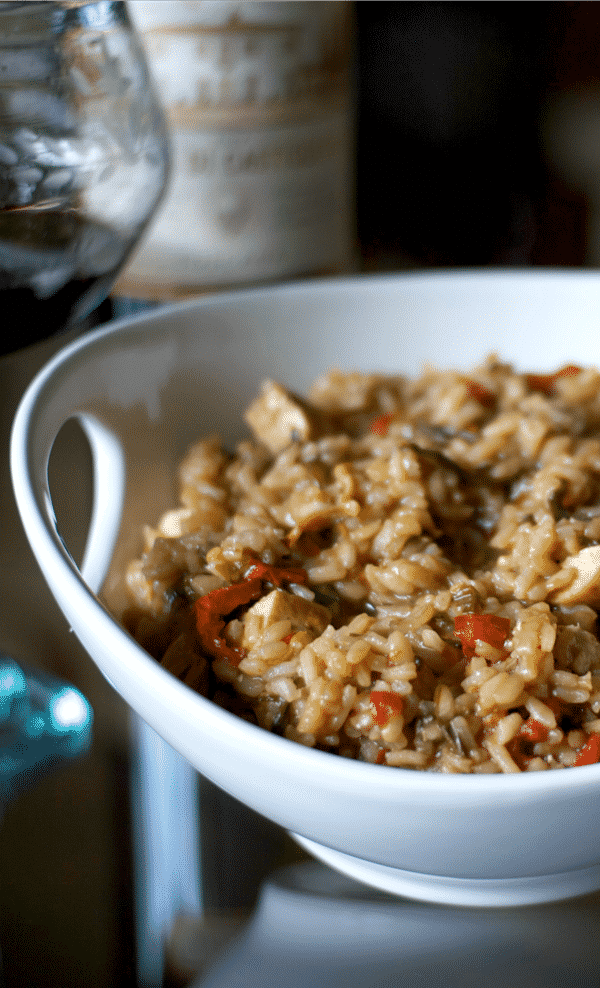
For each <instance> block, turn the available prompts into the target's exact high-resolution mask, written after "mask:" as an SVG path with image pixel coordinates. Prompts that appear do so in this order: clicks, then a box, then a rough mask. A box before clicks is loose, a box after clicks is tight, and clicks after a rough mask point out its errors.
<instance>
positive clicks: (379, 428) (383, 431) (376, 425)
mask: <svg viewBox="0 0 600 988" xmlns="http://www.w3.org/2000/svg"><path fill="white" fill-rule="evenodd" d="M393 417H394V416H393V415H380V416H379V417H378V418H376V419H373V421H372V422H371V425H370V427H369V431H370V432H372V433H373V434H374V435H375V436H387V434H388V429H389V427H390V422H391V421H392V419H393Z"/></svg>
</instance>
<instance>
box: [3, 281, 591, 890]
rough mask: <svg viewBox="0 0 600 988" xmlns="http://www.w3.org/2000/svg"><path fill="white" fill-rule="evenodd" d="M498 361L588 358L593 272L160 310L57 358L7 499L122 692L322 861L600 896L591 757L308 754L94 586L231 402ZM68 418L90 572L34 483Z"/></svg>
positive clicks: (390, 885) (411, 885) (276, 292)
mask: <svg viewBox="0 0 600 988" xmlns="http://www.w3.org/2000/svg"><path fill="white" fill-rule="evenodd" d="M490 351H496V352H498V353H499V354H500V355H501V356H502V357H503V358H506V359H509V360H511V361H514V362H515V363H516V364H517V366H519V367H521V368H522V369H541V370H552V369H556V368H557V367H559V366H561V365H562V364H564V363H573V362H574V363H584V364H587V363H596V364H598V363H600V275H598V274H595V273H576V272H572V273H570V272H544V271H541V272H540V271H538V272H529V273H527V272H517V273H509V272H506V273H483V272H481V273H480V272H475V273H460V272H454V273H449V274H443V273H442V274H416V275H412V274H411V275H407V276H390V277H380V278H364V279H363V278H357V279H348V280H338V281H333V282H327V281H322V282H316V283H304V284H297V285H287V286H282V287H277V288H268V289H259V290H250V291H247V292H238V293H234V294H223V295H218V296H212V297H206V298H203V299H201V300H199V301H195V302H192V303H187V304H183V305H175V306H168V307H166V308H162V309H159V310H156V311H154V312H151V313H150V314H149V315H143V316H141V317H137V318H133V319H127V320H123V321H121V322H117V323H114V324H111V325H108V326H106V327H105V328H102V329H100V330H99V331H97V332H94V333H92V334H90V335H88V336H86V337H84V338H82V339H80V340H77V341H76V342H75V343H74V344H72V345H70V346H68V347H66V348H65V349H64V350H63V351H62V352H61V353H59V355H58V356H57V357H56V358H55V359H54V360H52V361H51V362H50V363H49V364H48V365H47V366H46V368H45V369H44V370H43V371H42V372H41V373H40V374H39V375H38V377H37V378H36V379H35V380H34V382H33V384H32V385H31V387H30V388H29V389H28V391H27V392H26V394H25V396H24V397H23V400H22V402H21V405H20V408H19V411H18V414H17V417H16V420H15V424H14V429H13V435H12V447H11V469H12V476H13V484H14V490H15V495H16V499H17V503H18V507H19V510H20V513H21V517H22V520H23V523H24V526H25V530H26V533H27V536H28V538H29V541H30V543H31V546H32V549H33V551H34V553H35V555H36V557H37V559H38V561H39V565H40V567H41V569H42V572H43V574H44V576H45V578H46V580H47V582H48V584H49V585H50V588H51V590H52V592H53V593H54V595H55V597H56V599H57V601H58V603H59V605H60V606H61V608H62V610H63V611H64V614H65V615H66V617H67V619H68V621H69V622H70V624H71V626H72V628H73V630H74V631H75V633H76V634H77V635H78V637H79V638H80V639H81V641H82V643H83V645H84V646H85V648H86V649H87V651H88V652H89V654H90V656H91V657H92V658H93V660H94V661H95V662H96V663H97V665H98V666H99V667H100V669H101V670H102V672H103V673H104V675H105V676H106V677H107V678H108V680H109V681H110V682H111V683H112V684H113V686H114V688H115V689H116V690H117V691H118V692H119V693H120V694H121V695H122V696H123V697H124V698H125V700H126V701H127V702H128V703H129V704H130V705H131V706H132V707H133V708H134V709H135V710H136V711H137V712H138V713H139V714H140V715H141V716H142V717H143V718H144V719H145V720H146V721H147V722H148V723H149V724H150V725H151V726H152V727H153V728H154V729H155V730H156V731H157V732H158V733H159V734H161V735H162V736H163V737H164V738H165V739H166V740H167V741H168V742H169V743H170V744H171V745H173V747H174V748H176V749H178V750H179V751H180V752H181V753H182V754H183V755H184V756H185V757H186V758H187V759H188V760H189V761H190V762H191V763H192V765H194V766H195V767H196V768H197V769H198V770H199V771H200V772H202V773H203V774H204V775H206V776H207V777H208V778H209V779H211V780H212V781H213V782H215V783H216V784H217V785H218V786H220V787H221V788H223V789H225V790H226V791H227V792H229V793H231V794H232V795H233V796H235V797H237V798H238V799H240V800H241V801H243V802H244V803H246V804H247V805H248V806H250V807H252V808H253V809H254V810H256V811H258V812H259V813H262V814H263V815H264V816H266V817H269V818H270V819H271V820H273V821H275V822H276V823H278V824H280V825H281V826H283V827H285V828H286V829H288V830H289V831H291V832H292V833H294V834H295V835H296V836H297V837H298V839H299V840H300V842H301V843H302V844H303V845H304V846H305V847H307V848H308V849H309V850H311V851H312V853H314V854H315V855H316V856H317V857H319V858H320V859H322V860H323V861H325V862H327V863H329V864H331V865H333V866H334V867H335V868H337V869H339V870H341V871H344V872H346V873H347V874H349V875H351V876H353V877H355V878H358V879H362V880H364V881H366V882H368V883H370V884H372V885H375V886H377V887H379V888H382V889H385V890H387V891H391V892H395V893H399V894H405V895H410V896H413V897H415V898H421V899H424V900H429V901H438V902H448V903H454V904H460V905H468V904H479V905H508V904H511V903H534V902H543V901H547V900H552V899H560V898H566V897H569V896H571V895H577V894H581V893H585V892H588V891H592V890H595V889H598V888H600V839H599V837H600V833H599V831H600V825H599V822H598V821H599V820H600V765H593V766H589V767H583V768H575V769H572V770H567V771H559V772H548V773H545V772H542V773H531V774H522V775H491V776H443V775H435V774H428V773H420V772H411V771H407V770H403V769H392V768H389V767H385V766H376V765H369V764H365V763H361V762H356V761H349V760H346V759H343V758H339V757H337V756H335V755H332V754H328V753H324V752H320V751H313V750H309V749H306V748H304V747H302V746H301V745H296V744H293V743H292V742H289V741H287V740H284V739H282V738H280V737H277V736H275V735H272V734H269V733H268V732H266V731H263V730H261V729H259V728H257V727H254V726H252V725H250V724H248V723H246V722H245V721H243V720H240V719H238V718H236V717H235V716H233V715H232V714H229V713H227V712H225V711H223V710H221V709H220V708H218V707H216V706H213V704H212V703H210V702H209V701H208V700H206V699H204V698H202V697H201V696H198V695H197V694H196V693H194V692H192V691H191V690H190V689H188V688H187V687H186V686H184V685H182V684H181V683H180V682H178V681H177V680H176V679H175V678H173V677H172V676H171V675H170V674H169V673H167V672H165V671H164V670H163V669H162V668H161V667H160V666H159V665H158V664H157V663H156V662H154V661H153V660H152V659H151V658H149V657H148V656H147V655H146V653H145V652H144V651H143V650H142V649H141V648H140V647H139V646H138V645H137V644H136V643H135V641H133V640H132V639H131V638H130V637H129V635H128V634H126V632H124V631H123V630H122V628H121V627H120V626H119V624H118V622H117V621H115V620H114V618H113V617H112V616H111V614H110V613H109V611H108V610H107V609H106V607H105V605H104V604H103V603H102V602H101V600H100V599H99V598H98V597H97V596H96V595H95V594H94V592H93V590H94V589H96V588H97V587H98V586H99V585H100V583H101V582H102V580H103V578H104V575H105V573H106V570H107V567H108V566H109V563H110V572H109V575H108V578H107V579H106V581H105V590H104V595H103V599H104V600H107V601H109V602H110V604H111V606H118V604H119V601H118V595H117V594H116V593H115V585H116V584H115V580H114V576H115V573H118V571H119V568H120V567H121V566H122V565H123V563H124V561H125V560H126V559H128V558H129V557H130V556H131V555H132V554H133V553H134V552H135V551H136V550H137V549H138V548H139V532H140V527H141V525H142V524H143V523H144V522H147V521H150V520H154V519H155V518H156V517H157V515H158V514H159V512H160V511H162V510H163V509H165V508H166V507H168V506H170V505H171V504H172V503H173V497H174V483H173V481H174V478H175V471H176V465H177V463H178V462H179V460H180V459H181V457H182V455H183V453H184V451H185V449H186V447H187V446H188V445H189V443H190V442H192V441H193V440H194V439H195V438H196V437H198V436H200V435H203V434H205V433H207V432H211V431H214V430H217V431H219V432H220V433H222V434H223V436H224V438H225V440H226V441H227V442H232V441H234V440H236V439H237V438H238V437H239V436H240V435H242V434H243V432H244V429H243V425H242V419H241V413H242V410H243V409H244V407H245V406H246V405H247V403H248V402H249V400H250V399H251V398H252V397H253V395H254V394H255V393H256V390H257V388H258V386H259V384H260V382H261V380H262V379H263V378H264V377H267V376H268V377H271V378H274V379H276V380H280V381H281V382H283V383H285V384H287V385H290V386H291V387H293V388H294V389H295V390H299V391H302V390H304V389H305V388H306V387H307V386H308V385H309V383H310V382H311V381H312V379H313V378H314V377H315V376H316V375H317V374H318V373H320V372H322V371H323V370H325V369H327V368H329V367H331V366H338V367H342V368H345V369H352V368H357V367H358V368H365V369H366V368H370V369H376V370H383V371H391V370H394V371H407V372H411V373H414V372H418V371H419V370H420V368H421V366H422V364H423V362H425V361H432V362H435V363H436V364H438V365H440V366H456V367H464V368H468V367H469V366H471V365H472V364H473V363H475V362H477V361H478V360H480V359H482V358H483V357H484V356H486V355H487V353H488V352H490ZM72 416H76V417H78V418H79V419H80V421H81V422H82V424H83V426H84V429H85V430H86V432H87V434H88V437H89V439H90V444H91V447H92V452H93V457H94V463H95V473H96V508H95V512H94V515H93V518H92V522H91V527H90V536H89V542H88V550H87V552H86V556H85V559H84V563H83V565H82V572H79V570H78V569H77V567H76V566H75V564H74V563H73V561H72V559H71V558H70V556H69V554H68V553H67V551H66V550H65V548H64V546H63V543H62V541H61V538H60V536H59V534H58V532H57V530H56V526H55V521H54V516H53V511H52V504H51V495H50V492H49V490H48V481H47V462H48V456H49V452H50V449H51V447H52V443H53V440H54V438H55V436H56V435H57V433H58V431H59V429H60V427H61V426H62V425H63V423H64V422H65V421H66V420H67V419H68V418H70V417H72ZM66 482H67V483H68V482H69V478H66ZM76 496H77V494H76V491H75V492H74V497H76ZM117 533H118V534H117ZM82 573H83V575H82Z"/></svg>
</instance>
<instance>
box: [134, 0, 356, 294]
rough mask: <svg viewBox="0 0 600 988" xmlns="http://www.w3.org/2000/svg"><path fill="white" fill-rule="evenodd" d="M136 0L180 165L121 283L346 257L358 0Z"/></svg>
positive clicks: (190, 284) (279, 270)
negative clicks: (353, 15)
mask: <svg viewBox="0 0 600 988" xmlns="http://www.w3.org/2000/svg"><path fill="white" fill-rule="evenodd" d="M128 6H129V8H130V12H131V14H132V18H133V20H134V23H136V25H137V27H138V29H139V30H140V33H141V34H142V37H143V39H144V43H145V46H146V50H147V53H148V59H149V62H150V66H151V70H152V72H153V75H154V77H155V80H156V83H157V86H158V90H159V93H160V95H161V97H162V99H163V103H164V104H165V109H166V112H167V116H168V119H169V122H170V134H171V145H172V158H173V165H172V174H171V180H170V186H169V190H168V193H167V196H166V197H165V200H164V202H163V205H162V207H161V208H160V210H159V212H158V213H157V215H156V217H155V219H154V221H153V223H152V226H151V229H150V230H149V232H148V234H147V235H146V237H145V239H144V240H143V241H142V243H141V245H140V247H139V249H138V250H137V252H136V254H135V256H134V257H133V259H132V261H131V262H130V264H129V266H128V268H127V270H126V272H125V274H124V277H123V279H122V282H123V281H124V282H127V283H128V284H134V283H137V284H138V285H142V284H143V283H144V282H146V283H154V284H155V285H160V286H162V288H163V289H164V290H165V291H168V289H169V286H171V288H180V289H181V290H182V291H185V290H186V289H190V290H191V289H194V288H195V287H202V286H209V287H213V286H215V287H216V286H222V285H226V284H232V283H242V282H248V281H257V280H263V279H264V280H270V279H275V278H281V277H293V276H296V275H300V274H307V273H318V272H324V271H342V270H348V269H349V268H350V266H351V264H352V260H353V253H354V235H355V230H354V223H353V186H354V174H353V158H354V155H353V150H354V148H353V137H354V135H353V117H352V103H351V86H350V54H351V47H350V24H349V4H347V3H344V2H333V3H332V2H317V3H313V2H300V3H286V2H282V3H279V2H277V3H260V2H254V3H227V2H225V3H222V2H214V3H210V2H209V3H202V4H196V3H177V2H174V3H169V4H164V3H148V2H146V0H144V2H143V3H139V4H138V3H136V2H130V3H129V5H128ZM138 8H141V10H140V9H138ZM167 18H168V22H167Z"/></svg>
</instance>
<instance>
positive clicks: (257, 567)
mask: <svg viewBox="0 0 600 988" xmlns="http://www.w3.org/2000/svg"><path fill="white" fill-rule="evenodd" d="M253 578H258V579H259V580H265V581H266V582H267V583H274V584H275V586H277V587H280V586H281V585H282V584H283V583H306V581H307V580H308V574H307V572H306V570H305V569H301V567H297V568H296V569H285V568H284V567H283V566H268V565H267V563H261V562H260V560H259V561H257V562H256V563H254V565H253V566H251V567H250V569H249V570H248V571H247V573H246V576H245V577H244V579H245V580H248V579H253Z"/></svg>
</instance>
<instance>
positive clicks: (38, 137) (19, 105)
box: [0, 0, 168, 353]
mask: <svg viewBox="0 0 600 988" xmlns="http://www.w3.org/2000/svg"><path fill="white" fill-rule="evenodd" d="M167 171H168V145H167V139H166V130H165V123H164V118H163V115H162V113H161V110H160V106H159V103H158V101H157V99H156V95H155V93H154V90H153V87H152V83H151V80H150V78H149V74H148V68H147V64H146V60H145V57H144V53H143V49H142V47H141V43H140V41H139V39H138V37H137V35H136V33H135V31H134V30H133V28H132V26H131V23H130V21H129V18H128V14H127V9H126V5H125V3H124V2H116V0H87V2H86V0H83V2H77V0H62V2H48V0H44V2H38V0H29V2H13V3H4V2H2V3H0V291H1V294H0V300H1V302H2V327H3V330H4V332H3V333H2V335H1V337H0V352H5V353H6V352H8V351H11V350H16V349H18V348H20V347H22V346H24V345H26V344H29V343H32V342H34V341H37V340H39V339H41V338H43V337H46V336H49V335H50V334H51V333H53V332H55V331H57V330H59V329H63V328H66V327H68V326H70V325H72V324H73V323H75V322H76V321H78V320H80V319H82V318H83V317H84V316H86V315H87V314H88V313H89V312H91V311H92V309H94V308H95V307H96V306H97V305H99V303H100V302H101V301H102V300H103V298H105V297H106V295H107V294H108V292H109V291H110V287H111V285H112V283H113V281H114V279H115V277H116V275H117V274H118V272H119V271H120V269H121V268H122V266H123V264H124V263H125V261H126V259H127V258H128V256H129V254H130V252H131V251H132V249H133V247H134V246H135V244H136V243H137V241H138V240H139V237H140V236H141V234H142V232H143V230H144V228H145V227H146V225H147V223H148V221H149V220H150V218H151V217H152V215H153V214H154V211H155V209H156V207H157V205H158V203H159V201H160V198H161V196H162V193H163V191H164V188H165V184H166V181H167Z"/></svg>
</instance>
